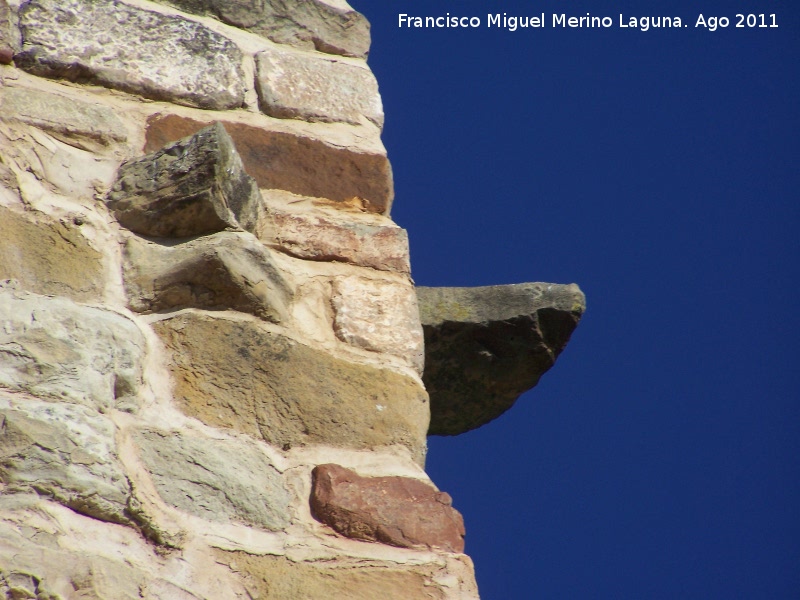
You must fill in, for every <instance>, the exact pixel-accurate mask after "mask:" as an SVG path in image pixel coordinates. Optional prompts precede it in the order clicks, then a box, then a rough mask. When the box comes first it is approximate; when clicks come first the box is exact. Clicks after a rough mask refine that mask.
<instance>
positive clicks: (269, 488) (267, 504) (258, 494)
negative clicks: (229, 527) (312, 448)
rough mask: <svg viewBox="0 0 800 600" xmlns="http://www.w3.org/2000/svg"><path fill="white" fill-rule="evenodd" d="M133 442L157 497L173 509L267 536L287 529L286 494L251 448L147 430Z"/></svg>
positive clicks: (273, 471) (278, 478) (259, 454)
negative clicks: (251, 528)
mask: <svg viewBox="0 0 800 600" xmlns="http://www.w3.org/2000/svg"><path fill="white" fill-rule="evenodd" d="M136 441H137V444H138V446H139V452H140V455H141V458H142V461H143V462H144V464H145V467H146V468H147V470H148V471H149V472H150V475H151V476H152V478H153V482H154V483H155V486H156V489H157V490H158V493H159V494H160V495H161V497H162V498H163V499H164V501H165V502H167V503H169V504H171V505H173V506H175V507H176V508H179V509H181V510H184V511H186V512H188V513H191V514H193V515H197V516H198V517H202V518H204V519H208V520H210V521H217V522H227V521H231V520H233V521H239V522H241V523H245V524H248V525H255V526H256V527H260V528H262V529H267V530H271V531H278V530H281V529H283V528H285V527H286V526H287V525H288V524H289V518H290V517H289V500H290V497H289V492H288V491H287V490H286V487H285V486H284V484H283V480H282V478H281V475H280V473H278V471H277V470H276V469H275V467H274V466H272V464H271V463H270V461H269V460H268V458H267V457H266V455H264V454H263V453H262V452H259V451H258V450H257V449H256V448H254V447H253V446H251V445H247V444H244V443H242V442H239V441H235V440H229V441H225V440H210V439H201V438H195V437H189V436H187V435H183V434H181V433H177V432H175V433H172V432H162V431H152V430H144V431H141V432H139V433H138V434H137V436H136Z"/></svg>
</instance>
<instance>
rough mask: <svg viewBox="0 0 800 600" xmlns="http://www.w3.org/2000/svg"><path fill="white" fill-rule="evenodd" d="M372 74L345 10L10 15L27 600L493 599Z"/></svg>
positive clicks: (0, 559) (18, 506) (11, 397)
mask: <svg viewBox="0 0 800 600" xmlns="http://www.w3.org/2000/svg"><path fill="white" fill-rule="evenodd" d="M368 47H369V26H368V24H367V22H366V20H365V19H364V18H363V16H361V15H359V14H358V13H356V12H355V11H353V10H352V9H350V8H349V7H347V6H346V4H345V3H344V2H336V3H331V2H326V1H325V0H310V1H307V2H277V1H275V2H273V1H267V2H265V3H264V6H263V7H262V9H260V10H259V11H255V10H254V9H253V8H252V3H248V2H238V1H237V2H228V1H223V0H211V1H205V2H200V1H198V0H170V1H166V0H165V1H163V2H149V1H146V0H124V1H117V0H31V1H30V2H26V3H21V2H17V1H14V0H0V323H1V324H2V327H0V413H2V423H3V427H2V430H1V431H0V492H1V493H0V521H2V525H1V526H0V592H4V593H5V594H6V595H7V596H8V597H37V598H73V597H109V598H128V597H130V598H140V597H144V598H221V599H222V598H256V597H260V598H271V599H285V600H290V599H291V600H294V599H296V598H301V597H302V598H342V597H347V598H353V599H358V598H364V599H366V598H385V599H393V598H397V599H398V600H399V599H401V598H402V599H403V600H408V599H411V598H420V599H422V598H426V599H428V598H431V599H456V598H458V599H467V598H477V588H476V587H475V582H474V575H473V570H472V565H471V562H470V561H469V559H468V558H467V557H466V556H465V555H464V554H463V553H462V552H463V535H464V531H463V522H462V521H461V518H460V515H459V514H458V513H457V512H456V511H455V510H454V509H452V507H451V506H450V499H449V496H447V495H446V494H443V493H441V492H439V491H438V490H437V489H436V488H435V486H434V485H433V483H432V482H431V481H430V479H429V478H428V477H427V475H426V474H425V472H424V458H425V451H426V435H427V432H428V427H429V421H430V404H429V398H428V394H427V392H426V390H425V387H424V385H423V383H422V369H423V354H424V353H423V330H422V325H421V322H420V318H419V309H418V306H417V296H416V293H415V291H414V287H413V283H412V281H411V278H410V266H409V259H408V238H407V236H406V233H405V231H403V230H402V229H401V228H399V227H398V226H397V225H395V224H394V223H393V222H392V221H391V219H390V217H389V212H390V208H391V204H392V200H393V186H392V173H391V167H390V165H389V162H388V160H387V157H386V151H385V149H384V147H383V145H382V143H381V141H380V131H381V126H382V123H383V109H382V105H381V100H380V96H379V94H378V87H377V83H376V82H375V78H374V76H373V75H372V73H371V71H370V70H369V68H368V66H367V64H366V62H365V57H366V54H367V51H368ZM410 507H414V508H413V509H411V508H410ZM423 521H424V522H425V523H426V525H425V526H424V527H421V525H420V523H421V522H423ZM26 594H27V595H26Z"/></svg>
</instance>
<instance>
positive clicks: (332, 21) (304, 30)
mask: <svg viewBox="0 0 800 600" xmlns="http://www.w3.org/2000/svg"><path fill="white" fill-rule="evenodd" d="M155 1H156V2H163V3H164V4H171V5H172V6H175V7H177V8H179V9H181V10H184V11H186V12H190V13H194V14H197V15H211V16H214V17H216V18H217V19H219V20H220V21H222V22H223V23H227V24H228V25H233V26H235V27H241V28H242V29H246V30H248V31H252V32H253V33H256V34H258V35H261V36H264V37H266V38H269V39H271V40H272V41H273V42H277V43H279V44H288V45H291V46H297V47H300V48H306V49H317V50H319V51H320V52H327V53H329V54H343V55H345V56H358V57H362V58H363V57H366V55H367V52H369V44H370V35H369V23H368V22H367V20H366V19H365V18H364V16H363V15H362V14H360V13H358V12H356V11H354V10H353V9H352V8H350V6H348V5H347V3H346V2H344V0H306V1H304V2H292V1H291V0H266V1H262V2H257V3H254V2H252V0H155Z"/></svg>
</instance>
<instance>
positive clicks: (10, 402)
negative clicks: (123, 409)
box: [0, 393, 131, 523]
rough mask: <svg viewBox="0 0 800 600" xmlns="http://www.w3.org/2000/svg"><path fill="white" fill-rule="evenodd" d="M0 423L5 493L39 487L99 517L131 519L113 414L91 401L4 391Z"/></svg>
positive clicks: (0, 465)
mask: <svg viewBox="0 0 800 600" xmlns="http://www.w3.org/2000/svg"><path fill="white" fill-rule="evenodd" d="M0 423H2V427H0V482H2V483H3V484H4V485H5V488H4V490H3V493H4V494H8V493H12V492H16V493H19V492H22V493H24V492H36V493H37V494H40V495H42V496H46V497H49V498H52V499H54V500H55V501H56V502H59V503H61V504H63V505H64V506H68V507H69V508H71V509H72V510H75V511H77V512H79V513H82V514H85V515H89V516H92V517H94V518H96V519H100V520H103V521H111V522H113V523H130V522H131V520H130V518H129V516H128V514H127V510H126V509H127V505H128V501H129V498H130V493H131V492H130V485H129V484H128V480H127V478H126V477H125V473H124V471H123V468H122V464H121V463H120V462H119V458H118V456H117V451H116V444H115V442H114V436H115V427H114V424H113V423H112V422H111V421H110V420H108V419H107V418H106V417H104V416H101V415H99V414H97V412H96V411H95V410H92V409H90V408H87V407H82V406H76V405H72V404H65V403H49V402H40V401H38V400H30V399H25V400H14V399H12V398H11V397H10V396H7V395H4V394H2V393H0Z"/></svg>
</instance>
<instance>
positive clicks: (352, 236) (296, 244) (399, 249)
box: [258, 192, 411, 274]
mask: <svg viewBox="0 0 800 600" xmlns="http://www.w3.org/2000/svg"><path fill="white" fill-rule="evenodd" d="M278 193H279V192H272V193H270V194H269V195H268V197H266V198H265V200H266V202H267V215H266V218H265V219H264V226H263V227H262V228H261V229H260V230H259V232H258V237H259V239H260V240H261V241H262V242H264V243H265V244H267V245H269V246H272V247H273V248H275V249H277V250H280V251H282V252H285V253H287V254H290V255H291V256H296V257H297V258H302V259H305V260H317V261H341V262H346V263H350V264H354V265H358V266H360V267H370V268H372V269H378V270H380V271H396V272H398V273H404V274H408V273H410V272H411V266H410V264H409V252H408V234H407V233H406V230H405V229H402V228H400V227H398V226H397V225H395V224H394V223H393V222H392V221H391V220H389V219H388V218H386V217H383V216H381V215H373V214H365V213H362V212H360V211H322V210H319V209H316V207H315V208H312V209H311V210H297V209H296V208H295V207H296V206H297V204H299V203H302V202H306V203H308V202H310V199H305V200H304V201H303V200H301V199H300V198H299V197H297V196H292V199H293V200H292V202H293V204H292V210H290V209H288V208H286V207H285V206H283V205H281V204H278V203H274V202H272V197H273V196H274V195H277V194H278ZM288 195H289V194H287V196H288ZM334 212H339V214H338V215H337V214H333V213H334Z"/></svg>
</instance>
